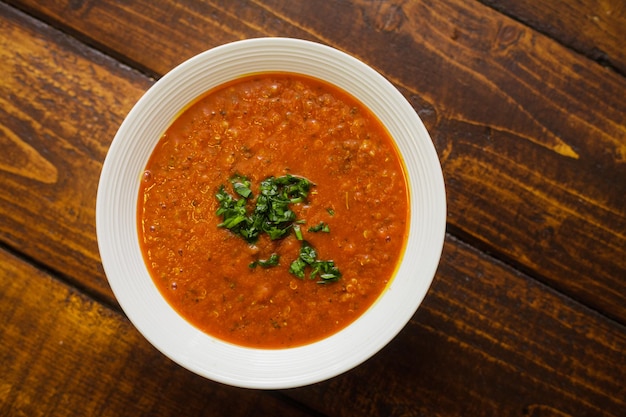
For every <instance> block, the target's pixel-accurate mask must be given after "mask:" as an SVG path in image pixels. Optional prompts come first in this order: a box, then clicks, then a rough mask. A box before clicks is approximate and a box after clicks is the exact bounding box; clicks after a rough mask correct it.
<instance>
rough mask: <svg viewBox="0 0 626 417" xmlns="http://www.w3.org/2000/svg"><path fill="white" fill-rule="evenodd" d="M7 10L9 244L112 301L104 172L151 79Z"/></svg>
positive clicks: (1, 54)
mask: <svg viewBox="0 0 626 417" xmlns="http://www.w3.org/2000/svg"><path fill="white" fill-rule="evenodd" d="M0 10H1V12H0V15H1V17H0V71H2V73H3V74H4V76H3V82H2V83H1V84H0V144H1V145H2V152H1V153H0V218H1V220H0V236H1V237H2V240H3V241H4V242H5V243H7V244H8V245H10V246H12V247H14V248H17V249H18V250H19V251H21V252H23V253H24V254H27V255H28V256H30V257H32V258H33V259H36V260H37V261H39V262H41V263H42V264H47V265H48V267H50V268H52V269H55V270H58V271H60V272H61V273H63V274H65V275H67V276H68V277H71V278H72V279H73V280H75V281H76V282H80V284H81V286H84V287H86V288H90V289H91V290H92V291H96V292H99V293H101V294H107V295H108V294H110V289H109V287H108V284H107V283H106V279H105V277H104V273H103V270H102V266H101V264H100V258H99V255H98V248H97V243H96V235H95V202H96V192H97V187H98V180H99V175H100V169H101V166H102V162H103V161H104V157H105V155H106V152H107V149H108V146H109V144H110V143H111V140H112V139H113V136H114V135H115V132H116V130H117V128H118V127H119V125H120V123H121V121H122V120H123V118H124V116H125V115H126V113H127V112H128V111H129V110H130V108H131V107H132V105H133V104H134V103H135V101H136V100H137V99H139V97H140V96H141V94H143V92H144V91H145V90H146V89H147V88H148V87H149V85H151V80H149V79H148V78H146V77H145V76H143V75H140V74H139V73H137V72H135V71H133V70H131V69H129V68H124V67H122V66H120V65H119V64H118V63H117V62H115V61H113V60H111V59H110V58H108V57H105V56H103V55H101V54H99V53H97V52H94V51H93V50H90V49H89V48H85V46H84V45H82V44H79V43H77V42H76V41H75V40H73V39H71V38H69V37H67V36H65V35H63V34H61V33H59V32H57V31H54V30H51V29H50V28H49V27H47V26H45V25H41V24H38V23H37V22H35V21H33V20H32V19H28V18H26V17H25V16H23V15H20V14H19V13H15V12H13V11H12V10H10V9H9V8H7V7H6V6H0ZM51 40H52V41H51ZM110 298H111V299H112V296H111V297H110Z"/></svg>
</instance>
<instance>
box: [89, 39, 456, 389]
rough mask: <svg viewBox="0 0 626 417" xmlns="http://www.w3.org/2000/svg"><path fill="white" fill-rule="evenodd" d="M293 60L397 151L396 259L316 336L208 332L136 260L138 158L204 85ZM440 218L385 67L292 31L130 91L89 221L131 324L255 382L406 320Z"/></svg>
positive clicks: (359, 344) (292, 372)
mask: <svg viewBox="0 0 626 417" xmlns="http://www.w3.org/2000/svg"><path fill="white" fill-rule="evenodd" d="M264 71H281V72H294V73H300V74H305V75H309V76H313V77H316V78H319V79H322V80H325V81H327V82H330V83H332V84H334V85H336V86H338V87H340V88H342V89H344V90H346V91H347V92H349V93H350V94H352V95H353V96H354V97H356V98H357V99H358V100H360V101H361V102H362V103H363V104H365V105H366V106H367V107H369V109H370V110H371V111H373V112H374V113H375V114H376V115H377V116H378V118H379V119H380V120H381V121H382V123H383V124H384V125H385V126H386V128H387V129H388V131H389V132H390V133H391V135H392V136H393V138H394V140H395V141H396V144H397V146H398V148H399V150H400V152H401V155H402V158H403V159H404V163H405V167H406V170H407V177H408V186H409V192H410V230H409V234H408V242H407V245H406V249H405V252H404V255H403V257H402V261H401V265H400V267H399V268H398V270H397V273H396V276H395V278H394V279H393V280H392V281H391V283H390V285H389V286H388V288H387V289H386V290H385V292H384V293H383V295H382V296H381V297H380V298H379V300H378V301H377V302H375V303H374V304H373V305H372V306H371V307H370V308H369V309H368V310H367V311H366V312H365V313H364V314H363V315H362V316H361V317H360V318H359V319H357V320H356V321H355V322H354V323H353V324H351V325H349V326H348V327H347V328H345V329H344V330H342V331H340V332H339V333H337V334H335V335H333V336H330V337H328V338H326V339H324V340H321V341H319V342H316V343H313V344H309V345H305V346H302V347H296V348H291V349H277V350H271V349H267V350H266V349H253V348H246V347H240V346H235V345H233V344H230V343H226V342H223V341H221V340H219V339H216V338H214V337H211V336H209V335H207V334H205V333H203V332H201V331H200V330H198V329H197V328H195V327H194V326H192V325H191V324H189V323H188V322H187V321H185V320H184V319H183V318H182V317H181V316H179V315H178V314H177V313H176V312H175V311H174V310H173V309H172V307H170V305H169V304H168V303H167V302H166V301H165V299H164V298H163V297H162V296H161V294H160V293H159V291H158V289H157V288H156V287H155V285H154V284H153V282H152V279H151V277H150V275H149V273H148V270H147V269H146V266H145V264H144V259H143V257H142V253H141V249H140V246H139V236H138V232H137V198H138V192H139V186H140V180H141V176H142V173H143V171H144V168H145V166H146V163H147V161H148V158H149V157H150V154H151V153H152V150H153V149H154V147H155V145H156V144H157V142H158V140H159V138H160V137H161V135H162V134H163V133H164V131H165V130H166V129H167V128H168V126H169V125H170V123H171V122H172V121H173V120H174V119H175V117H176V116H177V115H178V114H179V112H180V111H181V109H183V108H185V107H186V106H187V105H188V104H189V103H190V102H193V101H194V99H196V98H197V97H198V96H200V95H202V94H203V93H205V92H206V91H207V90H210V89H211V88H213V87H215V86H218V85H220V84H223V83H224V82H227V81H229V80H232V79H235V78H238V77H241V76H243V75H247V74H250V73H257V72H264ZM445 225H446V198H445V189H444V181H443V175H442V172H441V166H440V164H439V159H438V157H437V153H436V152H435V149H434V146H433V143H432V141H431V139H430V136H429V135H428V132H427V131H426V129H425V127H424V125H423V124H422V122H421V120H420V119H419V117H418V116H417V114H416V113H415V111H414V110H413V108H412V107H411V105H410V104H409V103H408V102H407V101H406V99H405V98H404V97H403V96H402V95H401V94H400V92H399V91H398V90H397V89H396V88H394V87H393V85H392V84H391V83H389V82H388V81H387V80H386V79H385V78H383V77H382V76H381V75H380V74H379V73H377V72H376V71H374V70H373V69H372V68H370V67H369V66H367V65H365V64H364V63H362V62H361V61H359V60H357V59H355V58H353V57H351V56H349V55H347V54H345V53H343V52H340V51H338V50H336V49H333V48H330V47H327V46H324V45H320V44H317V43H312V42H308V41H303V40H297V39H286V38H260V39H250V40H244V41H238V42H234V43H230V44H226V45H223V46H219V47H216V48H214V49H211V50H208V51H206V52H204V53H201V54H199V55H197V56H195V57H193V58H191V59H189V60H188V61H186V62H184V63H182V64H181V65H179V66H178V67H176V68H174V69H173V70H172V71H171V72H169V73H168V74H167V75H165V76H164V77H163V78H161V79H160V80H159V81H158V82H156V83H155V84H154V85H153V86H152V87H151V88H150V89H149V90H148V91H147V92H146V93H145V95H144V96H143V97H142V98H141V99H140V100H139V101H138V102H137V104H136V105H135V106H134V107H133V109H132V110H131V112H130V113H129V114H128V116H127V117H126V119H125V120H124V122H123V123H122V125H121V127H120V129H119V131H118V132H117V135H116V136H115V138H114V140H113V143H112V144H111V147H110V149H109V152H108V154H107V157H106V160H105V162H104V165H103V167H102V174H101V178H100V183H99V187H98V196H97V206H96V228H97V235H98V244H99V248H100V256H101V258H102V264H103V266H104V270H105V273H106V275H107V278H108V280H109V283H110V285H111V288H112V290H113V292H114V294H115V296H116V297H117V300H118V302H119V303H120V305H121V307H122V308H123V310H124V312H125V313H126V314H127V316H128V318H129V319H130V320H131V322H132V323H133V324H134V325H135V327H136V328H137V329H138V330H139V331H140V332H141V333H142V334H143V335H144V336H145V337H146V339H148V341H149V342H150V343H152V344H153V345H154V346H155V347H156V348H157V349H159V350H160V351H161V352H162V353H163V354H165V355H166V356H168V357H169V358H171V359H172V360H173V361H175V362H177V363H178V364H180V365H181V366H183V367H185V368H187V369H189V370H190V371H192V372H195V373H197V374H199V375H202V376H204V377H206V378H209V379H212V380H214V381H218V382H221V383H224V384H229V385H234V386H240V387H246V388H260V389H279V388H291V387H297V386H303V385H308V384H312V383H315V382H319V381H322V380H325V379H328V378H331V377H334V376H336V375H339V374H341V373H343V372H345V371H347V370H349V369H351V368H353V367H355V366H357V365H358V364H360V363H362V362H363V361H365V360H367V359H368V358H370V357H371V356H372V355H374V354H375V353H376V352H378V351H379V350H380V349H381V348H382V347H384V346H385V345H386V344H387V343H388V342H389V341H391V340H392V339H393V338H394V337H395V336H396V334H397V333H398V332H399V331H400V330H401V329H402V328H403V327H404V326H405V325H406V323H407V322H408V321H409V320H410V319H411V317H412V316H413V314H414V313H415V311H416V310H417V308H418V307H419V305H420V304H421V302H422V300H423V298H424V296H425V295H426V293H427V291H428V289H429V287H430V284H431V282H432V279H433V277H434V274H435V271H436V269H437V266H438V264H439V259H440V256H441V251H442V247H443V241H444V234H445Z"/></svg>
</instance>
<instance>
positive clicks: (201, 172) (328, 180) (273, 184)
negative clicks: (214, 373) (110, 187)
mask: <svg viewBox="0 0 626 417" xmlns="http://www.w3.org/2000/svg"><path fill="white" fill-rule="evenodd" d="M408 221H409V209H408V191H407V184H406V179H405V175H404V169H403V164H402V160H401V158H400V156H399V154H398V151H397V149H396V147H395V145H394V143H393V141H392V139H391V138H390V136H389V134H388V132H387V131H386V130H385V128H384V127H383V126H382V124H381V123H380V122H379V121H378V119H377V118H376V117H375V116H374V115H373V114H372V113H371V112H370V111H369V110H368V109H367V108H365V107H364V106H363V105H362V104H361V103H359V102H358V101H357V100H355V99H354V98H352V97H351V96H349V95H348V94H346V93H345V92H343V91H341V90H339V89H337V88H336V87H334V86H331V85H329V84H327V83H324V82H321V81H319V80H316V79H312V78H308V77H304V76H301V75H294V74H284V73H268V74H257V75H253V76H248V77H244V78H241V79H237V80H236V81H233V82H230V83H227V84H225V85H222V86H220V87H219V88H216V89H214V90H212V91H210V92H208V93H207V94H206V95H204V96H203V97H202V98H201V99H199V100H198V101H196V102H195V103H194V104H193V105H191V106H190V107H189V108H188V109H186V110H185V111H184V112H183V113H182V114H181V115H180V116H179V117H178V118H177V119H176V120H175V121H174V122H173V124H172V125H171V126H170V127H169V129H168V130H167V131H166V132H165V134H164V135H163V137H162V138H161V139H160V141H159V143H158V145H157V146H156V148H155V150H154V152H153V154H152V156H151V158H150V160H149V162H148V164H147V166H146V170H145V173H144V176H143V181H142V184H141V189H140V195H139V205H138V223H139V224H138V227H139V235H140V240H141V242H140V243H141V247H142V250H143V254H144V258H145V261H146V264H147V266H148V269H149V271H150V273H151V275H152V278H153V280H154V282H155V284H156V286H157V287H158V288H159V290H160V292H161V293H162V294H163V296H164V297H165V298H166V299H167V301H168V302H169V303H170V304H171V306H172V307H173V308H174V309H175V310H176V311H178V312H179V314H180V315H181V316H182V317H184V318H185V319H186V320H187V321H189V322H190V323H192V324H193V325H194V326H196V327H198V328H199V329H201V330H202V331H204V332H206V333H208V334H210V335H212V336H215V337H217V338H219V339H222V340H225V341H227V342H231V343H234V344H237V345H241V346H247V347H256V348H272V349H276V348H287V347H294V346H299V345H303V344H307V343H311V342H315V341H317V340H320V339H322V338H325V337H327V336H329V335H332V334H334V333H336V332H338V331H339V330H341V329H342V328H344V327H346V326H347V325H349V324H350V323H352V322H353V321H354V320H356V319H357V318H358V317H359V316H360V315H361V314H363V313H364V312H365V311H366V310H367V309H368V308H369V307H370V306H371V305H372V304H373V303H374V302H375V301H376V299H377V298H378V297H379V296H380V294H381V293H382V292H383V291H384V290H385V287H386V286H387V284H388V282H389V281H390V280H391V279H392V278H393V274H394V273H395V270H396V267H397V264H398V262H399V260H400V258H401V256H402V253H403V250H404V245H405V238H406V234H407V231H408Z"/></svg>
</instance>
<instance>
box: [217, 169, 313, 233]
mask: <svg viewBox="0 0 626 417" xmlns="http://www.w3.org/2000/svg"><path fill="white" fill-rule="evenodd" d="M230 182H231V184H232V186H233V190H234V191H235V193H237V194H238V195H239V196H240V197H241V198H239V199H236V198H235V197H233V196H232V195H231V194H230V193H228V192H227V191H226V188H225V187H224V186H223V185H222V186H221V187H220V189H219V190H218V192H217V194H216V195H215V197H216V198H217V200H218V202H219V203H220V207H219V208H218V209H217V215H218V216H222V220H223V221H222V223H220V224H219V225H218V226H219V227H223V228H226V229H228V230H230V231H231V232H233V233H234V234H236V235H239V236H241V237H242V238H244V239H245V240H246V241H247V242H248V243H254V242H256V241H257V240H258V238H259V235H260V234H261V233H263V232H265V233H267V235H268V236H269V237H270V239H272V240H276V239H280V238H282V237H285V236H286V235H287V234H288V233H289V231H290V230H291V228H292V226H293V223H294V221H295V220H296V214H295V213H294V212H293V211H292V210H291V209H290V208H289V205H290V204H292V203H300V202H304V201H306V198H307V196H308V194H309V190H310V188H311V186H312V185H313V184H311V182H310V181H309V180H307V179H306V178H301V177H295V176H293V175H284V176H282V177H278V178H275V177H269V178H266V179H265V180H263V181H262V182H261V186H260V193H259V195H258V197H257V198H256V203H255V207H254V210H253V211H252V213H251V214H249V213H248V210H247V205H248V201H250V200H251V199H252V198H253V197H254V196H253V194H252V190H251V189H250V181H249V180H248V179H247V178H246V177H242V176H239V175H238V176H235V177H233V178H232V179H231V181H230Z"/></svg>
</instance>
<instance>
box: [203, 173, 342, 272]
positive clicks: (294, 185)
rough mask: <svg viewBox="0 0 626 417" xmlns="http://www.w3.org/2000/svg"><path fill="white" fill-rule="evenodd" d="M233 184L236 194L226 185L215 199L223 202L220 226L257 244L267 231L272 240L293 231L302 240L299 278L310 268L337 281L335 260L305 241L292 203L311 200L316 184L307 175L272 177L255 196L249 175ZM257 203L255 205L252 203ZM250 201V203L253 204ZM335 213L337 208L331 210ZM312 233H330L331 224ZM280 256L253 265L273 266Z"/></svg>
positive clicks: (293, 266)
mask: <svg viewBox="0 0 626 417" xmlns="http://www.w3.org/2000/svg"><path fill="white" fill-rule="evenodd" d="M230 183H231V185H232V189H233V191H234V193H235V195H236V196H238V197H239V198H236V197H235V196H233V194H230V193H229V192H228V191H226V187H224V185H222V186H220V188H219V190H218V192H217V193H216V194H215V198H217V201H218V202H219V208H218V209H217V211H216V214H217V215H218V216H221V217H222V222H221V223H220V224H219V225H218V227H221V228H224V229H228V230H230V231H231V232H232V233H234V234H235V235H238V236H240V237H241V238H243V239H244V240H245V241H246V242H248V243H255V242H256V241H257V240H258V238H259V236H260V235H261V234H262V233H266V234H267V235H268V236H269V238H270V239H272V240H276V239H281V238H284V237H285V236H287V235H288V234H289V233H290V232H291V231H292V230H293V233H294V235H295V237H296V239H298V240H299V241H301V242H302V246H301V248H300V254H299V256H298V258H297V259H296V260H294V261H293V262H292V263H291V265H290V267H289V272H290V273H292V274H293V275H295V276H296V277H298V278H301V279H304V278H305V275H306V270H307V269H309V270H310V272H309V278H310V279H315V278H316V277H317V278H319V280H318V281H317V282H318V283H320V284H326V283H330V282H335V281H337V280H339V278H340V277H341V272H339V269H338V268H337V267H336V266H335V263H334V262H333V261H321V260H318V259H317V251H316V250H315V249H314V248H313V246H311V244H309V243H308V242H307V241H306V240H304V235H303V233H302V228H301V227H300V224H301V223H304V221H303V220H297V219H296V214H295V212H294V211H293V210H291V207H290V205H291V204H295V203H303V202H306V201H307V197H308V195H309V190H310V189H311V187H312V186H313V185H314V184H313V183H311V182H310V181H309V180H307V179H306V178H302V177H296V176H293V175H289V174H287V175H284V176H281V177H269V178H266V179H264V180H263V181H261V184H260V186H259V194H258V196H257V197H256V199H254V194H253V192H252V189H251V184H250V181H249V180H248V178H246V177H244V176H241V175H235V176H234V177H233V178H231V180H230ZM252 202H254V208H253V209H251V210H250V209H249V207H248V206H249V205H250V204H251V203H252ZM249 203H250V204H249ZM327 211H328V213H329V214H330V215H331V216H332V215H334V213H335V212H334V211H333V210H332V209H327ZM308 231H309V232H325V233H329V232H330V228H329V226H328V224H326V223H324V222H320V223H319V224H318V225H316V226H313V227H310V228H309V229H308ZM279 259H280V256H279V255H278V254H277V253H273V254H272V255H271V256H270V257H269V258H268V259H257V260H255V261H254V262H252V263H250V264H249V266H250V268H256V267H257V266H260V267H262V268H270V267H274V266H277V265H278V264H279Z"/></svg>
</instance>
